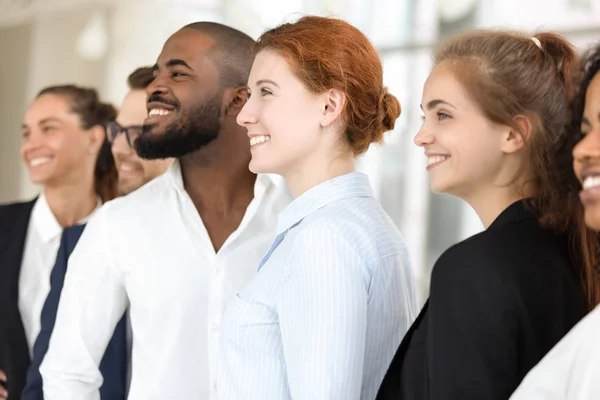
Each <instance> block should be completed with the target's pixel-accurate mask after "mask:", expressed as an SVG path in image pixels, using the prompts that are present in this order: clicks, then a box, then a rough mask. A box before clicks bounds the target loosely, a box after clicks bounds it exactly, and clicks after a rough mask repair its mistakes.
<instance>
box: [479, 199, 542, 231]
mask: <svg viewBox="0 0 600 400" xmlns="http://www.w3.org/2000/svg"><path fill="white" fill-rule="evenodd" d="M528 219H536V217H535V215H534V214H533V212H531V211H530V210H528V209H527V208H526V205H525V200H517V201H515V202H514V203H512V204H511V205H510V206H508V207H507V208H506V209H505V210H504V211H502V212H501V213H500V215H498V216H497V217H496V219H495V220H494V222H492V223H491V225H490V226H489V227H488V229H494V228H499V227H501V226H503V225H506V224H511V223H515V222H520V221H524V220H528Z"/></svg>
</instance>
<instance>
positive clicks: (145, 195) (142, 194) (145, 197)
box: [99, 174, 171, 221]
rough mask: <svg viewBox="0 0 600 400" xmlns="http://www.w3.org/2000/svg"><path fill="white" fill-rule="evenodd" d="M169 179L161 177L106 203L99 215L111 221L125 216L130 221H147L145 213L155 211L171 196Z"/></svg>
mask: <svg viewBox="0 0 600 400" xmlns="http://www.w3.org/2000/svg"><path fill="white" fill-rule="evenodd" d="M169 179H170V178H169V176H167V174H163V175H160V176H159V177H157V178H155V179H153V180H152V181H150V182H148V183H147V184H145V185H144V186H142V187H140V188H139V189H137V190H135V191H133V192H131V193H129V194H127V195H125V196H121V197H117V198H116V199H114V200H111V201H109V202H106V203H105V204H104V205H103V206H102V207H101V209H100V210H99V211H101V213H100V212H99V213H100V214H102V215H103V216H104V217H105V218H111V219H112V218H117V219H118V218H122V217H125V216H127V219H128V220H129V221H131V219H132V218H133V219H135V218H141V219H147V218H148V214H146V213H145V211H149V210H155V206H156V205H157V204H159V203H162V202H164V200H165V199H166V198H167V197H168V196H169V195H171V190H170V189H171V187H170V185H169V182H168V180H169ZM155 211H156V210H155Z"/></svg>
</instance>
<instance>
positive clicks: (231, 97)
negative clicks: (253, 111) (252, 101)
mask: <svg viewBox="0 0 600 400" xmlns="http://www.w3.org/2000/svg"><path fill="white" fill-rule="evenodd" d="M225 93H226V95H225V96H223V100H225V99H227V100H225V101H226V104H225V109H224V112H223V115H225V116H228V115H233V116H234V117H235V116H237V115H238V114H239V112H240V111H241V110H242V107H244V104H246V102H247V101H248V89H247V88H246V87H245V86H240V87H236V88H230V89H227V91H226V92H225Z"/></svg>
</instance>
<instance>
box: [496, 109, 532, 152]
mask: <svg viewBox="0 0 600 400" xmlns="http://www.w3.org/2000/svg"><path fill="white" fill-rule="evenodd" d="M531 131H532V125H531V121H530V120H529V118H527V117H526V116H524V115H518V116H516V117H515V118H514V119H513V125H512V126H511V127H509V129H508V131H507V132H506V133H505V134H504V136H503V138H502V146H501V149H502V151H503V152H504V153H515V152H517V151H519V150H521V149H522V148H524V147H525V145H526V144H527V141H528V140H529V138H530V137H531Z"/></svg>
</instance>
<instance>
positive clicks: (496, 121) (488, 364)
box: [377, 30, 599, 400]
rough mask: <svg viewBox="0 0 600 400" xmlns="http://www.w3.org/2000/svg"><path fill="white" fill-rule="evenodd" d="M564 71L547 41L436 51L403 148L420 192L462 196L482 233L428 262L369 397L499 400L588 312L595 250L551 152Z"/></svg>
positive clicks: (504, 35) (473, 33)
mask: <svg viewBox="0 0 600 400" xmlns="http://www.w3.org/2000/svg"><path fill="white" fill-rule="evenodd" d="M578 70H579V57H578V56H577V54H576V52H575V50H574V48H573V46H572V45H571V44H570V43H569V42H568V41H567V40H566V39H565V38H563V37H561V36H559V35H556V34H553V33H549V32H547V33H537V34H535V35H534V36H530V35H528V34H524V33H521V32H515V31H497V30H468V31H465V32H460V33H457V34H454V35H452V36H450V37H449V38H447V39H446V40H445V41H443V42H442V43H441V44H440V46H439V48H438V49H437V50H436V52H435V55H434V68H433V70H432V71H431V73H430V75H429V77H428V78H427V81H426V83H425V85H424V88H423V96H422V99H421V107H422V108H423V113H424V119H423V124H422V126H421V129H420V130H419V132H418V133H417V135H416V137H415V143H416V144H417V145H418V146H420V147H422V148H423V150H424V151H425V156H426V157H427V171H428V173H429V178H430V185H431V188H432V189H433V191H434V192H437V193H446V194H450V195H453V196H456V197H458V198H461V199H462V200H464V201H466V202H467V203H468V204H469V205H470V206H471V207H472V208H473V210H474V211H475V212H476V213H477V215H478V216H479V218H480V220H481V222H482V224H483V225H484V227H485V230H484V231H483V232H481V233H479V234H477V235H475V236H473V237H471V238H468V239H466V240H464V241H462V242H460V243H458V244H456V245H454V246H452V247H451V248H450V249H448V250H446V251H445V252H444V253H443V254H442V255H441V256H440V258H439V259H438V260H437V262H436V263H435V266H434V267H433V272H432V276H431V284H430V294H429V300H428V301H427V303H426V304H425V306H424V307H423V310H422V311H421V313H420V315H419V317H418V318H417V320H416V321H415V323H414V324H413V326H412V327H411V328H410V330H409V331H408V333H407V334H406V336H405V338H404V340H403V342H402V344H401V345H400V347H399V349H398V351H397V352H396V355H395V357H394V360H393V361H392V364H391V366H390V369H389V371H388V372H387V375H386V377H385V379H384V381H383V384H382V386H381V389H380V391H379V394H378V397H377V398H378V399H394V400H397V399H408V400H416V399H431V400H457V399H461V400H462V399H477V400H491V399H497V400H501V399H502V400H505V399H507V398H508V397H509V396H510V394H511V393H512V392H513V391H514V390H515V389H516V388H517V386H518V385H519V383H520V382H521V380H522V379H523V378H524V377H525V375H526V374H527V372H528V371H529V370H530V369H531V368H533V367H534V366H535V365H536V364H537V363H538V362H539V361H540V360H541V359H542V358H543V357H544V355H545V354H546V353H547V352H548V351H549V350H550V349H551V348H552V347H553V346H554V345H555V344H556V343H557V342H558V341H559V340H560V339H561V338H562V337H563V336H564V335H565V334H566V333H567V332H568V331H569V330H570V329H571V328H572V327H573V325H575V324H576V323H577V322H578V321H579V320H580V319H581V318H582V317H583V316H584V315H585V314H586V313H587V311H588V310H589V309H590V308H591V307H593V306H594V305H595V304H597V303H598V300H599V292H598V282H597V280H596V277H595V274H594V266H595V264H596V262H597V257H598V249H599V247H598V242H597V240H596V238H595V236H594V235H593V234H592V233H591V232H590V231H589V229H588V228H587V227H586V226H585V224H584V221H583V213H582V207H581V204H580V203H579V201H577V198H576V195H574V192H573V190H572V189H573V187H574V186H575V185H576V184H577V180H576V178H575V176H574V174H573V171H572V169H571V168H570V167H569V165H568V162H567V163H565V160H567V159H568V157H569V154H570V152H569V151H565V150H564V149H562V148H559V147H558V146H557V144H559V143H562V141H563V140H564V138H565V137H566V136H567V133H566V131H565V129H564V128H565V125H566V124H567V122H568V117H569V103H570V100H571V99H572V98H573V96H574V93H575V92H576V87H575V78H576V76H577V71H578Z"/></svg>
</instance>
